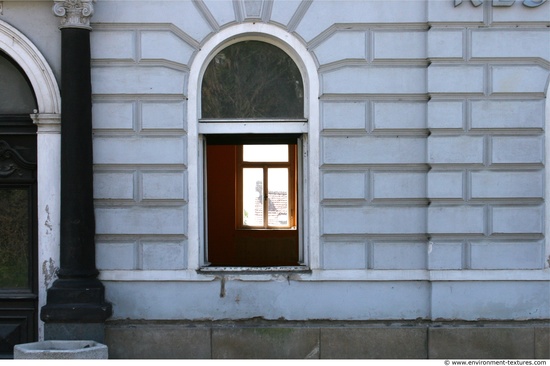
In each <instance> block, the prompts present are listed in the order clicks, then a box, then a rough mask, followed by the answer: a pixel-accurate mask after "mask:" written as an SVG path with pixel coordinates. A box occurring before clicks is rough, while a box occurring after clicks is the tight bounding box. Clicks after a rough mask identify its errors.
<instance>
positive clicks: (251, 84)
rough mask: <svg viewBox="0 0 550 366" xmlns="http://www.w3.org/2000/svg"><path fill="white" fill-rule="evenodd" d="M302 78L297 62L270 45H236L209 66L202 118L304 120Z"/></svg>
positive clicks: (254, 42)
mask: <svg viewBox="0 0 550 366" xmlns="http://www.w3.org/2000/svg"><path fill="white" fill-rule="evenodd" d="M303 89H304V88H303V85H302V76H301V74H300V71H299V70H298V67H297V66H296V64H295V63H294V61H293V60H292V59H291V58H290V57H289V56H288V55H287V54H286V53H285V52H284V51H283V50H281V49H280V48H278V47H275V46H273V45H271V44H269V43H265V42H259V41H246V42H240V43H235V44H233V45H231V46H228V47H227V48H225V49H223V50H222V51H220V53H218V54H217V55H216V56H215V57H214V59H213V60H212V61H211V62H210V64H209V65H208V68H207V69H206V72H205V74H204V78H203V83H202V118H303V116H304V112H303V99H304V97H303Z"/></svg>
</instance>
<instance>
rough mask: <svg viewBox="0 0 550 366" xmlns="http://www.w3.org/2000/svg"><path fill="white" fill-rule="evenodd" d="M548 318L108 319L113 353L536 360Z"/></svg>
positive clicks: (542, 352) (544, 351) (543, 351)
mask: <svg viewBox="0 0 550 366" xmlns="http://www.w3.org/2000/svg"><path fill="white" fill-rule="evenodd" d="M549 339H550V322H529V321H526V322H503V323H494V322H485V323H484V322H468V323H458V322H452V323H451V322H449V323H442V322H438V323H435V322H422V321H420V322H384V323H381V322H380V323H379V322H284V321H255V320H251V321H235V322H184V321H172V322H169V321H157V322H155V321H116V322H108V323H107V324H106V344H107V345H108V346H109V353H110V357H111V358H124V359H132V358H139V359H161V358H163V359H167V358H168V359H192V358H194V359H210V358H213V359H277V358H284V359H304V358H315V359H319V358H323V359H392V358H395V359H426V358H437V359H459V358H462V359H497V358H505V359H534V358H543V359H545V358H548V355H549V354H550V343H549Z"/></svg>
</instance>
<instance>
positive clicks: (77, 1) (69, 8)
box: [53, 0, 95, 30]
mask: <svg viewBox="0 0 550 366" xmlns="http://www.w3.org/2000/svg"><path fill="white" fill-rule="evenodd" d="M94 2H95V0H59V1H58V0H56V1H55V4H54V6H53V13H54V14H55V15H57V16H58V17H61V25H60V26H59V28H83V29H90V30H91V29H92V27H90V18H91V17H92V15H94V5H93V3H94Z"/></svg>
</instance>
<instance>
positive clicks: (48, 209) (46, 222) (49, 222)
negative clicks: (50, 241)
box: [44, 205, 53, 260]
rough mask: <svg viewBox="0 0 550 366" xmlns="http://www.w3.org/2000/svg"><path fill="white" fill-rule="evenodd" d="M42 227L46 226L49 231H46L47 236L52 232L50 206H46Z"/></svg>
mask: <svg viewBox="0 0 550 366" xmlns="http://www.w3.org/2000/svg"><path fill="white" fill-rule="evenodd" d="M44 226H46V227H47V228H48V229H49V230H46V234H49V233H50V232H51V231H52V230H53V228H52V222H51V219H50V206H48V205H46V221H45V222H44ZM50 260H51V259H50Z"/></svg>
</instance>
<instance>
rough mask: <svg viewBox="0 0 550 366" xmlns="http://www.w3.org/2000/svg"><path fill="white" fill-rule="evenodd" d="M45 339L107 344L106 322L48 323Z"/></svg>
mask: <svg viewBox="0 0 550 366" xmlns="http://www.w3.org/2000/svg"><path fill="white" fill-rule="evenodd" d="M44 340H46V341H54V340H64V341H66V340H86V341H96V342H98V343H102V344H105V323H46V324H45V325H44Z"/></svg>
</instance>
